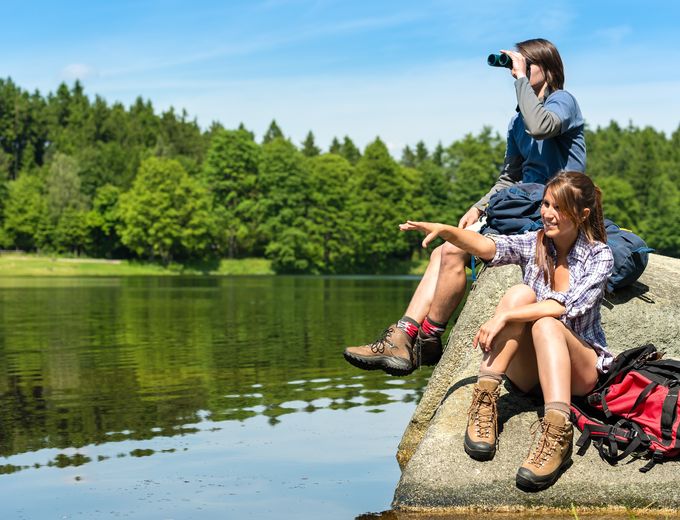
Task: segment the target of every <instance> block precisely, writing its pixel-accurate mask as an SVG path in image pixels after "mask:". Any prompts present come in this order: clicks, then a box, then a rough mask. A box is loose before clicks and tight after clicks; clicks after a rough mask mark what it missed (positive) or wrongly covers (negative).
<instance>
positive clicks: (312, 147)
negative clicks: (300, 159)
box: [302, 130, 321, 157]
mask: <svg viewBox="0 0 680 520" xmlns="http://www.w3.org/2000/svg"><path fill="white" fill-rule="evenodd" d="M319 153H321V149H320V148H319V147H318V146H316V143H315V142H314V134H313V133H312V131H311V130H310V131H309V132H307V137H305V140H304V141H302V155H304V156H305V157H316V156H317V155H319Z"/></svg>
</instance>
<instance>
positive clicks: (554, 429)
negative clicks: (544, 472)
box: [528, 419, 566, 466]
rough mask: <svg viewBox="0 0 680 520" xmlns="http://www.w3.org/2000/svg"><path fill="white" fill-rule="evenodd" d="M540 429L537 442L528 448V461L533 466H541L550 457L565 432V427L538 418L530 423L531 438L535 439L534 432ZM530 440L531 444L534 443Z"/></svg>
mask: <svg viewBox="0 0 680 520" xmlns="http://www.w3.org/2000/svg"><path fill="white" fill-rule="evenodd" d="M539 430H540V432H541V435H540V437H539V439H538V443H537V444H536V445H535V446H534V447H533V448H531V449H530V450H529V455H528V459H529V460H528V463H529V464H533V465H534V466H543V464H545V463H546V461H547V460H548V459H549V458H550V457H552V455H553V453H555V450H556V449H557V446H558V445H559V442H560V440H562V437H563V436H564V434H565V433H566V428H560V427H559V426H557V425H555V424H550V423H548V422H547V421H545V420H542V419H538V420H537V421H535V422H534V423H533V424H532V425H531V429H530V430H529V432H530V434H531V436H532V437H533V439H534V440H535V439H536V434H537V433H538V431H539ZM534 440H532V442H531V443H532V444H534Z"/></svg>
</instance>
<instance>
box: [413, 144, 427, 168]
mask: <svg viewBox="0 0 680 520" xmlns="http://www.w3.org/2000/svg"><path fill="white" fill-rule="evenodd" d="M415 155H416V165H418V166H419V165H421V164H422V163H424V162H425V161H427V160H428V159H429V157H430V152H428V151H427V146H425V143H424V142H423V141H418V142H417V143H416V153H415Z"/></svg>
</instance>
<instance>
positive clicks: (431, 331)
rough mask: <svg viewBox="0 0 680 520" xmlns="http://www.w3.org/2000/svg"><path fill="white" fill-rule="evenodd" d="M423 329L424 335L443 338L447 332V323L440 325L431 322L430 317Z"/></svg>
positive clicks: (426, 318)
mask: <svg viewBox="0 0 680 520" xmlns="http://www.w3.org/2000/svg"><path fill="white" fill-rule="evenodd" d="M421 328H422V329H423V333H424V334H427V335H429V336H441V335H442V334H444V331H445V330H446V323H438V322H436V321H433V320H431V319H430V317H429V316H426V317H425V320H424V321H423V324H422V325H421Z"/></svg>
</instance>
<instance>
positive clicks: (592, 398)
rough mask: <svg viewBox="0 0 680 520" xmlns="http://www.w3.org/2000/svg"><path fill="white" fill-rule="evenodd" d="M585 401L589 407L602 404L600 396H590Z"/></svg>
mask: <svg viewBox="0 0 680 520" xmlns="http://www.w3.org/2000/svg"><path fill="white" fill-rule="evenodd" d="M586 400H587V401H588V404H589V405H591V406H595V405H598V404H600V403H601V402H602V396H601V395H600V394H590V395H589V396H588V397H587V399H586Z"/></svg>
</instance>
